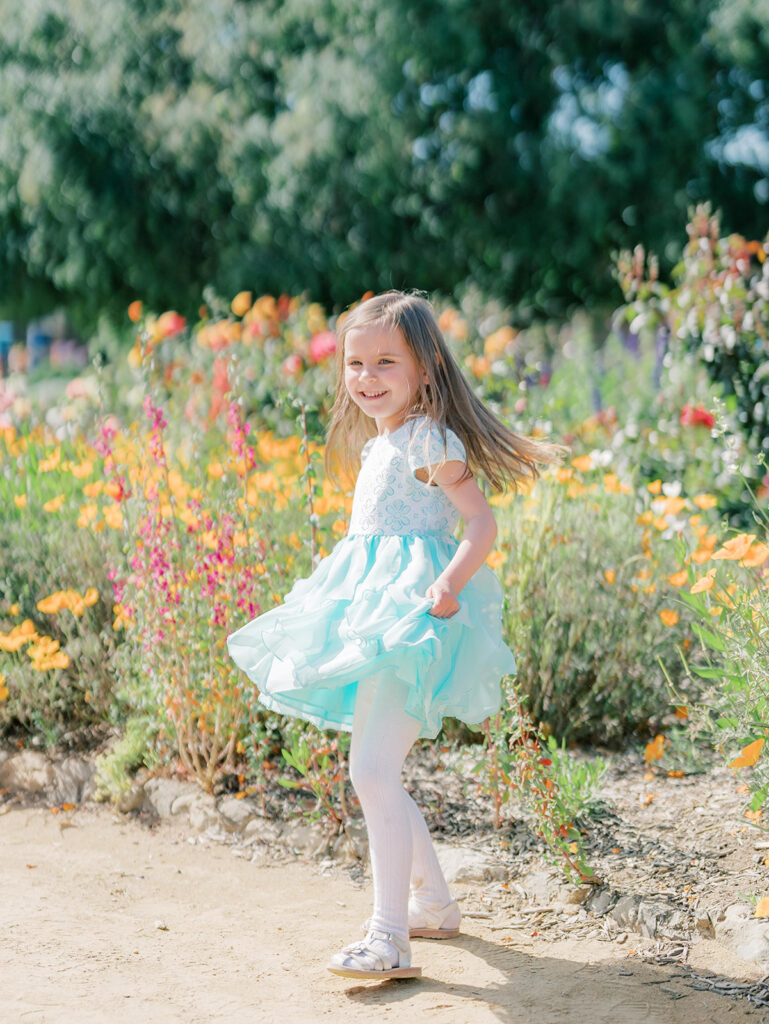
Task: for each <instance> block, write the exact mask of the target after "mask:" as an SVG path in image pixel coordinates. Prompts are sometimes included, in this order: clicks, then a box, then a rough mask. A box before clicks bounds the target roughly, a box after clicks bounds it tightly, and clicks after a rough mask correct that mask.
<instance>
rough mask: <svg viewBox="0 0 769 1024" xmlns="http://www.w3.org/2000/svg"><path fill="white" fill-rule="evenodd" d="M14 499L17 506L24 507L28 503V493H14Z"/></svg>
mask: <svg viewBox="0 0 769 1024" xmlns="http://www.w3.org/2000/svg"><path fill="white" fill-rule="evenodd" d="M13 500H14V501H15V502H16V508H24V507H25V506H26V504H27V496H26V494H14V496H13Z"/></svg>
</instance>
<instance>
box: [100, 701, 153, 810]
mask: <svg viewBox="0 0 769 1024" xmlns="http://www.w3.org/2000/svg"><path fill="white" fill-rule="evenodd" d="M122 729H123V731H122V735H121V736H120V738H119V739H118V740H117V741H116V742H115V743H114V744H113V745H112V747H111V748H110V749H109V750H108V751H107V752H106V753H104V754H100V755H99V756H98V757H97V758H96V762H95V768H96V775H95V781H96V798H97V799H98V800H107V799H109V800H112V801H113V802H117V801H118V800H119V799H120V797H122V796H124V795H125V794H126V793H128V792H129V790H130V789H131V786H132V785H133V776H134V773H135V772H136V770H137V769H138V768H150V769H151V768H154V767H156V766H157V765H158V764H160V763H161V756H160V750H159V747H158V742H157V741H158V736H157V728H156V725H155V723H154V722H153V720H152V719H150V718H147V717H145V716H144V715H131V716H130V717H129V718H128V719H126V721H125V723H124V724H123V727H122Z"/></svg>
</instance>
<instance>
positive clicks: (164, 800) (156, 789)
mask: <svg viewBox="0 0 769 1024" xmlns="http://www.w3.org/2000/svg"><path fill="white" fill-rule="evenodd" d="M144 792H145V797H146V799H145V809H146V810H148V811H151V812H152V813H153V814H156V815H157V816H158V817H159V818H170V817H171V815H172V814H174V813H176V812H175V811H174V804H175V803H176V801H177V800H178V799H179V797H181V796H186V795H187V794H189V795H190V796H192V795H194V794H195V793H199V792H200V789H199V787H198V786H197V785H195V783H194V782H182V781H181V780H180V779H164V778H154V779H148V780H147V782H145V784H144Z"/></svg>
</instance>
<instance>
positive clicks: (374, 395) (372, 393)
mask: <svg viewBox="0 0 769 1024" xmlns="http://www.w3.org/2000/svg"><path fill="white" fill-rule="evenodd" d="M386 394H387V392H386V391H361V392H360V395H361V398H381V397H382V396H383V395H386Z"/></svg>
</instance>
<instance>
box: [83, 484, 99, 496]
mask: <svg viewBox="0 0 769 1024" xmlns="http://www.w3.org/2000/svg"><path fill="white" fill-rule="evenodd" d="M103 487H104V484H103V483H102V481H101V480H94V482H93V483H91V484H86V485H85V487H84V488H83V494H84V495H85V496H86V498H98V497H99V495H100V494H101V492H102V488H103Z"/></svg>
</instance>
